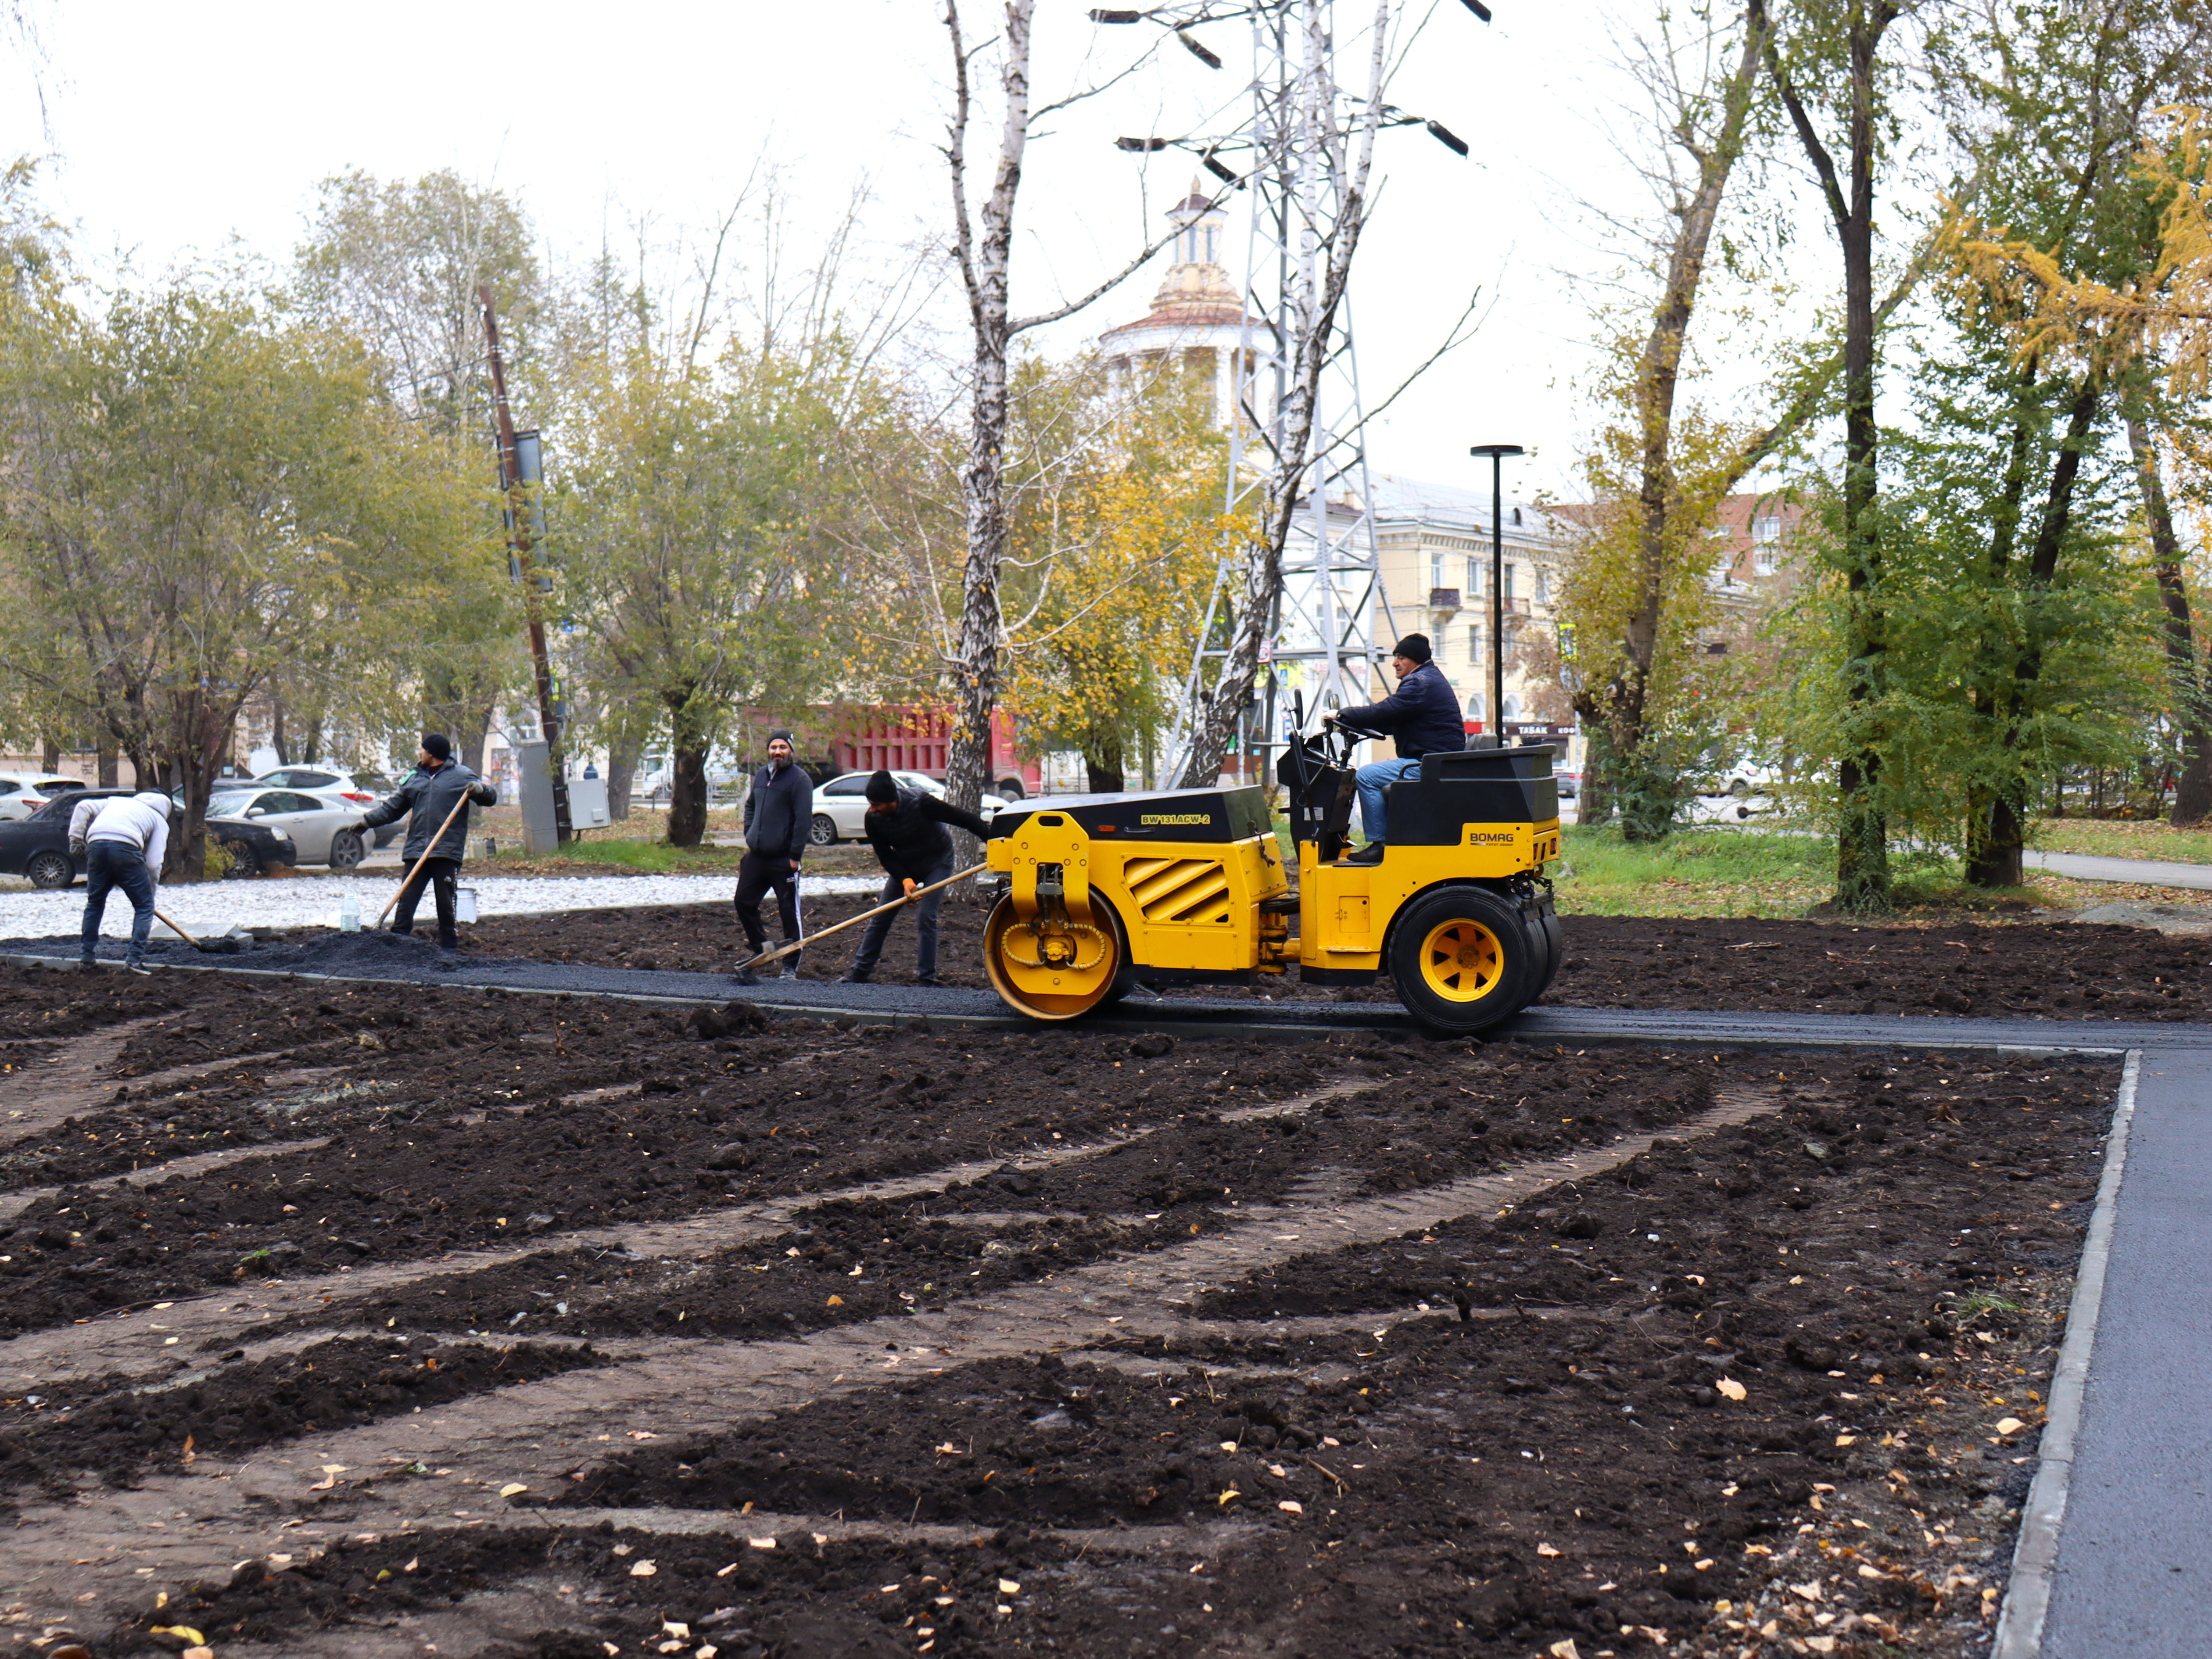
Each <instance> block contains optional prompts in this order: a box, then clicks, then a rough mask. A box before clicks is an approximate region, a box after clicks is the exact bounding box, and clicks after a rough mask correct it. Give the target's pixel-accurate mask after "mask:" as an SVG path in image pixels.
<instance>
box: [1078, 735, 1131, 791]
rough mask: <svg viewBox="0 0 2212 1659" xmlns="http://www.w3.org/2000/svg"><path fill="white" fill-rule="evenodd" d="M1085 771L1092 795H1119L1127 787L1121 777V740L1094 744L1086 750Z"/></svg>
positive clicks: (1084, 755)
mask: <svg viewBox="0 0 2212 1659" xmlns="http://www.w3.org/2000/svg"><path fill="white" fill-rule="evenodd" d="M1083 769H1084V771H1085V774H1086V775H1087V777H1086V781H1087V782H1089V784H1090V785H1091V793H1092V794H1094V795H1113V794H1119V793H1121V790H1122V789H1123V788H1125V787H1127V786H1126V785H1125V784H1124V783H1123V782H1122V776H1121V739H1120V738H1114V739H1112V740H1111V741H1105V742H1097V743H1094V744H1091V747H1090V748H1088V749H1086V750H1084V754H1083Z"/></svg>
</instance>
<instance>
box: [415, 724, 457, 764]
mask: <svg viewBox="0 0 2212 1659" xmlns="http://www.w3.org/2000/svg"><path fill="white" fill-rule="evenodd" d="M422 752H423V753H424V754H426V755H428V756H429V757H430V758H431V759H433V760H435V761H436V762H438V763H440V764H441V765H442V764H443V763H445V762H447V761H449V760H451V759H453V739H452V738H448V737H447V735H446V734H445V733H444V732H424V733H423V734H422Z"/></svg>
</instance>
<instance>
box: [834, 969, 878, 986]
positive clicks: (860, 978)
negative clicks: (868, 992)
mask: <svg viewBox="0 0 2212 1659" xmlns="http://www.w3.org/2000/svg"><path fill="white" fill-rule="evenodd" d="M872 974H873V970H872V969H866V968H854V969H851V970H850V971H849V972H847V973H842V974H840V975H837V983H838V984H840V985H866V983H867V982H868V981H869V979H870V978H871V977H872Z"/></svg>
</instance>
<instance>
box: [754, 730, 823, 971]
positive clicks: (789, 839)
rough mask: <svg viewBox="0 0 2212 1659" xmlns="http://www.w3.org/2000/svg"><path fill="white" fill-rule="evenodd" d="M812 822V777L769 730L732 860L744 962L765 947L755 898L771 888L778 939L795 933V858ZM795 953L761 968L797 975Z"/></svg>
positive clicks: (787, 742)
mask: <svg viewBox="0 0 2212 1659" xmlns="http://www.w3.org/2000/svg"><path fill="white" fill-rule="evenodd" d="M813 822H814V781H813V780H812V779H811V778H810V777H808V776H807V775H806V774H805V772H803V771H801V770H800V769H799V768H798V767H797V766H795V765H793V763H792V759H791V733H790V732H769V738H768V764H767V765H766V766H763V767H762V768H761V769H760V772H759V774H758V775H757V776H756V777H755V778H754V779H753V787H752V789H751V791H750V793H748V794H747V795H746V796H745V855H744V858H742V859H740V860H738V892H737V907H738V927H742V928H744V930H745V944H746V945H747V946H748V947H749V948H748V950H747V951H746V953H745V957H744V961H741V962H739V963H738V967H739V968H740V969H742V968H744V965H745V963H747V962H750V961H751V960H752V959H753V958H754V957H757V956H758V955H759V954H760V953H761V951H763V949H765V948H766V947H767V945H768V929H767V928H766V927H763V926H762V925H761V900H762V898H763V896H766V894H767V893H768V891H769V889H770V888H773V889H775V908H776V911H777V913H778V914H779V915H781V917H782V918H783V942H784V943H785V944H786V945H789V944H790V943H792V942H793V940H794V939H798V938H799V931H800V929H799V860H801V859H802V858H804V857H805V855H806V831H807V829H808V827H809V826H810V825H811V824H812V823H813ZM764 971H765V972H766V973H767V974H768V975H769V976H770V977H771V978H780V977H781V976H782V975H784V974H786V973H788V974H790V975H792V976H793V978H797V977H798V975H799V952H797V951H793V953H792V954H791V955H790V956H787V957H784V959H783V960H782V961H781V962H774V963H769V966H768V968H767V969H765V970H764Z"/></svg>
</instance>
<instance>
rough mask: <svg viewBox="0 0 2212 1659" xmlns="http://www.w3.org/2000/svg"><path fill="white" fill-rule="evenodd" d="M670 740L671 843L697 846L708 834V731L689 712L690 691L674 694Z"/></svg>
mask: <svg viewBox="0 0 2212 1659" xmlns="http://www.w3.org/2000/svg"><path fill="white" fill-rule="evenodd" d="M667 702H668V706H669V714H670V720H669V734H668V736H669V741H668V775H669V786H668V844H669V845H670V846H671V847H696V846H697V845H698V844H699V843H700V842H701V841H702V839H703V838H704V837H705V836H706V833H707V749H708V743H707V738H706V734H705V733H704V732H702V731H701V730H700V729H699V727H698V725H697V723H696V721H694V720H691V719H690V717H689V716H688V715H687V714H686V713H685V711H686V709H688V708H690V702H691V697H690V693H689V692H688V690H687V692H686V694H685V695H684V696H680V697H679V696H675V695H673V694H671V695H670V696H669V697H668V698H667Z"/></svg>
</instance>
